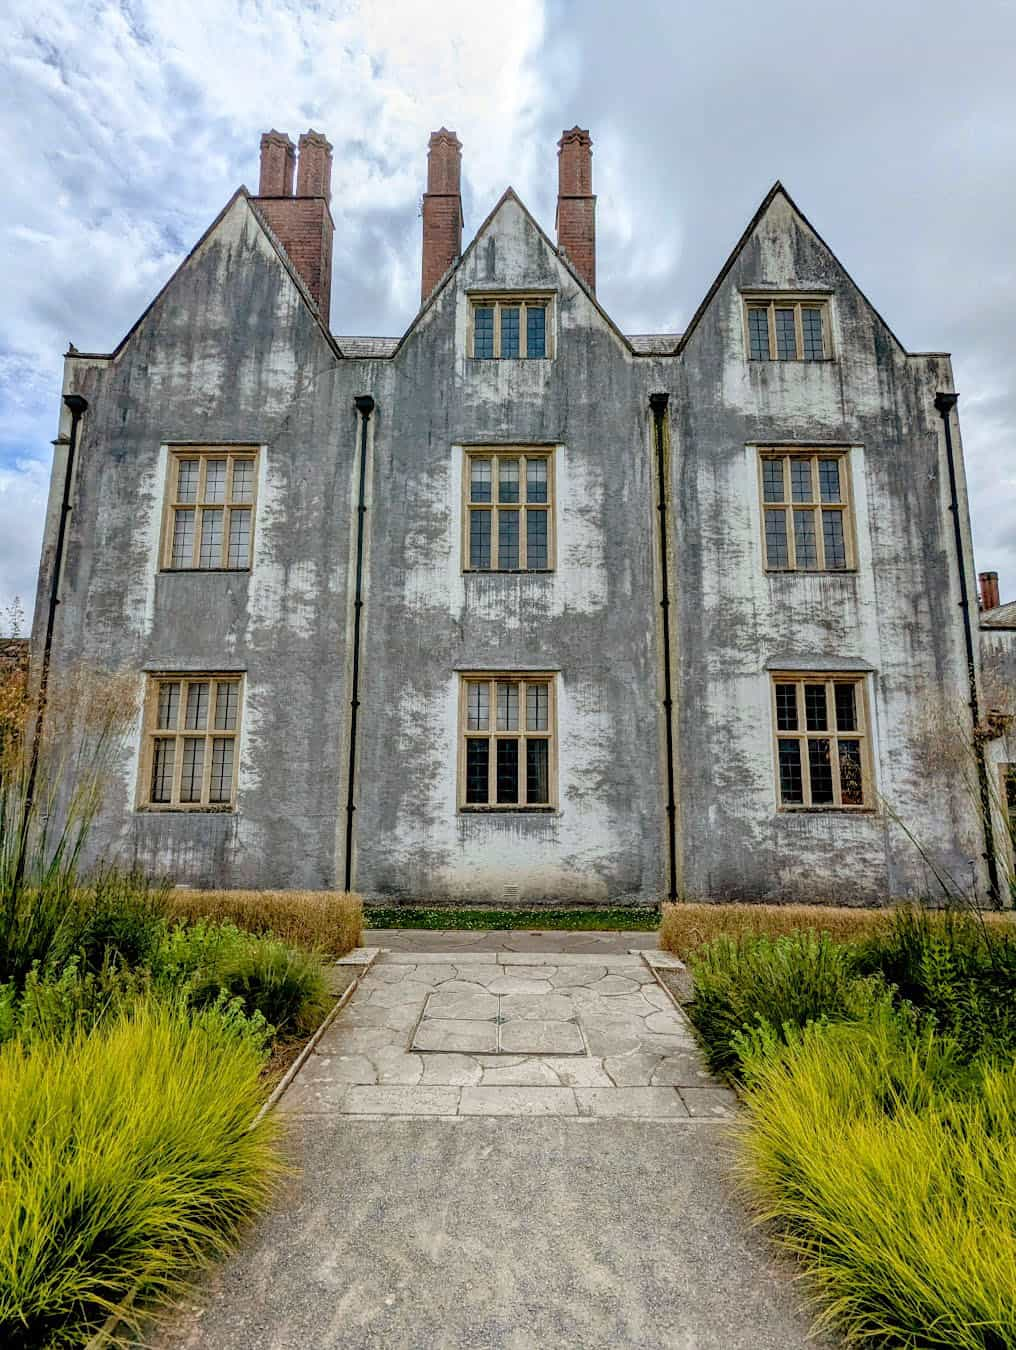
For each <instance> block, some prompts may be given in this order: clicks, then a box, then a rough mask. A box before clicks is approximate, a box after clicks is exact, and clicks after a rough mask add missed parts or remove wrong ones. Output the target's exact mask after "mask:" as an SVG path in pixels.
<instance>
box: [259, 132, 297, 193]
mask: <svg viewBox="0 0 1016 1350" xmlns="http://www.w3.org/2000/svg"><path fill="white" fill-rule="evenodd" d="M295 168H296V146H295V145H294V144H293V142H292V141H291V140H290V139H289V137H288V136H286V135H285V134H284V133H283V132H281V131H276V130H274V128H273V129H272V130H271V131H266V132H265V134H264V135H263V136H262V137H261V182H260V184H259V186H258V196H259V197H292V195H293V170H294V169H295Z"/></svg>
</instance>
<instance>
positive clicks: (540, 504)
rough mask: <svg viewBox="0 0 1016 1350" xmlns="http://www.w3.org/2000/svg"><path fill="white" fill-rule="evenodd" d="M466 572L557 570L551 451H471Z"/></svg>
mask: <svg viewBox="0 0 1016 1350" xmlns="http://www.w3.org/2000/svg"><path fill="white" fill-rule="evenodd" d="M464 478H465V536H466V537H465V541H464V549H465V559H466V562H465V570H466V571H482V572H487V571H493V572H547V571H550V569H551V568H552V567H553V566H554V562H553V548H554V455H553V451H551V450H526V451H521V450H518V449H508V448H504V449H499V450H498V451H497V453H496V454H495V453H493V452H492V451H491V450H487V449H485V450H467V451H466V462H465V474H464Z"/></svg>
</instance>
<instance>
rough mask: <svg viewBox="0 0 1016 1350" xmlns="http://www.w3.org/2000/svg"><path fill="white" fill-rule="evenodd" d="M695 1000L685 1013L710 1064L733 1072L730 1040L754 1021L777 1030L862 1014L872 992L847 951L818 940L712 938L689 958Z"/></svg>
mask: <svg viewBox="0 0 1016 1350" xmlns="http://www.w3.org/2000/svg"><path fill="white" fill-rule="evenodd" d="M691 969H692V973H693V975H694V977H695V997H694V1000H693V1001H692V1003H691V1004H690V1006H689V1007H688V1008H687V1012H688V1015H689V1016H690V1018H691V1020H692V1023H693V1025H694V1026H695V1028H696V1030H697V1031H698V1033H699V1035H700V1036H701V1038H702V1041H703V1044H704V1046H705V1050H706V1057H707V1059H708V1060H709V1064H710V1067H711V1068H713V1069H715V1070H717V1071H719V1072H723V1073H732V1072H736V1070H737V1066H738V1059H739V1044H740V1043H739V1041H738V1035H739V1033H741V1032H742V1031H744V1030H745V1029H746V1028H751V1027H755V1026H757V1025H758V1024H760V1023H764V1024H766V1025H767V1026H768V1027H770V1028H772V1030H773V1032H774V1033H775V1034H776V1035H777V1036H779V1035H781V1034H782V1032H783V1029H784V1027H787V1026H793V1027H801V1026H805V1025H806V1024H807V1023H808V1022H812V1021H819V1020H832V1021H839V1020H845V1019H850V1018H853V1017H856V1016H857V1015H858V1014H863V1013H864V1012H865V1011H866V1010H867V1008H868V1007H869V1005H870V1004H871V1002H872V999H873V997H875V996H876V994H877V993H878V989H877V984H876V982H873V981H861V980H859V979H858V978H857V973H856V970H855V962H854V955H853V952H852V951H851V950H850V949H849V948H848V947H845V946H842V945H841V944H839V943H836V942H833V941H832V939H830V938H829V937H827V936H825V935H821V936H820V935H818V934H816V933H795V934H794V935H792V936H790V937H779V938H772V939H771V938H765V937H741V938H739V939H737V940H735V939H733V938H729V937H718V938H716V939H715V940H714V941H713V942H710V943H707V944H706V945H705V946H704V947H701V948H700V949H699V950H698V952H697V953H696V954H695V955H694V956H693V957H692V960H691Z"/></svg>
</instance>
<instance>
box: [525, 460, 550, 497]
mask: <svg viewBox="0 0 1016 1350" xmlns="http://www.w3.org/2000/svg"><path fill="white" fill-rule="evenodd" d="M546 500H547V461H546V459H544V458H542V457H541V458H540V459H527V460H526V501H528V502H545V501H546Z"/></svg>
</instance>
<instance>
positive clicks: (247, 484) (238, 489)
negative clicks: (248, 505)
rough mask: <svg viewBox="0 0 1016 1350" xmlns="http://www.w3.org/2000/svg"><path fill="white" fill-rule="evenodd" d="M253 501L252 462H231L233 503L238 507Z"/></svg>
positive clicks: (240, 460) (244, 460) (246, 460)
mask: <svg viewBox="0 0 1016 1350" xmlns="http://www.w3.org/2000/svg"><path fill="white" fill-rule="evenodd" d="M253 500H254V461H253V460H252V459H234V460H233V501H234V502H237V503H238V504H239V505H243V504H244V503H245V502H252V501H253Z"/></svg>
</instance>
